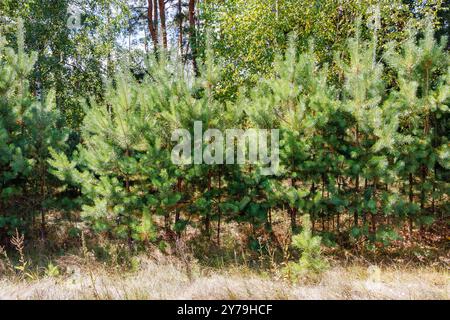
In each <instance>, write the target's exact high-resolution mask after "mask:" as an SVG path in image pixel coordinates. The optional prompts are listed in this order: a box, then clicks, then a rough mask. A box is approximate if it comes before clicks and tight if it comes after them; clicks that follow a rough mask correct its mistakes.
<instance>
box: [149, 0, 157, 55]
mask: <svg viewBox="0 0 450 320" xmlns="http://www.w3.org/2000/svg"><path fill="white" fill-rule="evenodd" d="M154 11H156V8H155V7H154V5H153V0H148V10H147V19H148V30H149V32H150V36H151V38H152V41H153V47H154V50H155V52H156V51H157V50H158V21H157V20H156V21H155V20H154V18H153V17H154Z"/></svg>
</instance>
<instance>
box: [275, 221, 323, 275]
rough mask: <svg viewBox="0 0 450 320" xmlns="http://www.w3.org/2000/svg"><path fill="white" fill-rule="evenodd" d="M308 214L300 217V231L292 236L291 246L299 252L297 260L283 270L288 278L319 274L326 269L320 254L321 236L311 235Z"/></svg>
mask: <svg viewBox="0 0 450 320" xmlns="http://www.w3.org/2000/svg"><path fill="white" fill-rule="evenodd" d="M311 227H312V225H311V219H310V217H309V215H304V216H303V218H302V231H301V232H300V234H298V235H294V236H293V237H292V247H294V248H295V249H296V250H298V251H299V252H300V259H299V260H298V261H297V262H290V263H289V264H288V265H287V266H286V267H285V269H284V270H283V271H284V272H285V273H286V274H287V275H288V277H289V278H290V279H299V278H300V277H303V276H307V275H308V274H320V273H321V272H323V271H324V270H326V269H327V267H328V263H327V262H326V260H325V259H324V258H323V257H322V256H321V248H320V246H321V242H322V238H321V237H319V236H313V234H312V230H311Z"/></svg>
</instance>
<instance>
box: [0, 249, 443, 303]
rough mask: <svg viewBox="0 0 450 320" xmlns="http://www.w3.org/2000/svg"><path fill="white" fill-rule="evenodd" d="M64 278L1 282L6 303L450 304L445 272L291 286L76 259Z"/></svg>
mask: <svg viewBox="0 0 450 320" xmlns="http://www.w3.org/2000/svg"><path fill="white" fill-rule="evenodd" d="M58 265H59V266H60V268H61V269H64V270H65V272H64V274H63V275H62V276H58V277H46V278H42V279H39V280H33V281H20V280H15V281H13V280H11V279H8V278H6V277H3V278H2V277H1V276H0V299H133V300H134V299H224V300H229V299H446V300H448V299H449V290H450V286H449V285H450V282H449V274H448V272H447V271H445V270H437V269H433V268H421V269H414V268H412V269H408V270H401V269H394V268H392V267H390V268H387V269H380V268H378V267H369V268H367V267H363V266H357V265H355V266H351V267H345V268H344V267H338V266H335V267H333V268H332V269H331V270H329V271H328V272H326V273H325V274H324V275H323V277H322V278H321V280H320V281H318V282H315V283H313V282H311V281H309V282H308V281H304V282H301V283H298V284H291V283H289V282H287V281H285V280H284V279H283V278H282V277H281V276H280V275H279V274H270V275H268V274H260V273H256V272H255V271H251V270H249V269H247V268H242V267H241V268H239V267H238V268H235V269H231V268H230V269H228V270H226V271H217V270H210V269H204V268H202V267H200V266H198V265H197V264H195V263H193V265H192V266H191V267H189V270H187V268H186V265H185V264H183V262H182V261H180V260H176V259H174V258H167V257H164V256H159V257H155V256H153V257H143V258H140V259H139V261H138V264H137V268H136V270H135V271H134V272H127V273H124V272H119V271H111V269H110V268H108V267H106V266H104V265H101V264H99V263H98V262H95V261H94V262H91V263H90V264H89V265H86V263H84V262H80V261H79V259H78V258H76V257H66V258H64V259H61V260H60V261H59V262H58Z"/></svg>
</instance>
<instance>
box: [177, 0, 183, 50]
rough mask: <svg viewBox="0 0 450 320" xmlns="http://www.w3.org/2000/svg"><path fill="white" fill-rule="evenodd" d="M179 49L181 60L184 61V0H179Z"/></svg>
mask: <svg viewBox="0 0 450 320" xmlns="http://www.w3.org/2000/svg"><path fill="white" fill-rule="evenodd" d="M178 32H179V33H178V49H179V51H180V58H181V59H183V7H182V0H178Z"/></svg>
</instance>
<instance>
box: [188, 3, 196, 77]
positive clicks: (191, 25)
mask: <svg viewBox="0 0 450 320" xmlns="http://www.w3.org/2000/svg"><path fill="white" fill-rule="evenodd" d="M195 1H196V0H189V38H190V39H189V42H190V46H191V53H192V66H193V67H194V73H195V75H198V65H197V39H196V33H197V32H196V25H195V19H196V17H195Z"/></svg>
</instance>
